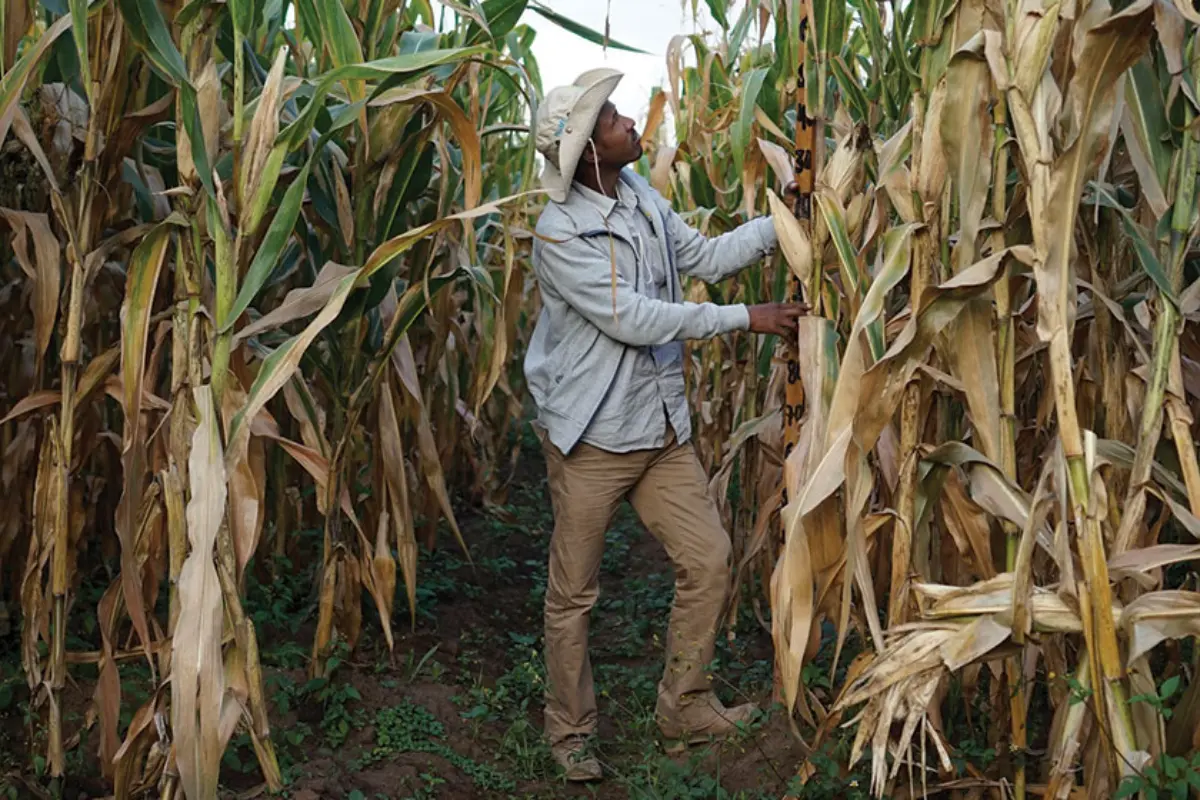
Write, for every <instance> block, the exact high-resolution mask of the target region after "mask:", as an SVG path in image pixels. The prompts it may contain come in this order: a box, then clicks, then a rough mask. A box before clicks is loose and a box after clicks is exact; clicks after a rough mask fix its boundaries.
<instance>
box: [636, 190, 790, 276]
mask: <svg viewBox="0 0 1200 800" xmlns="http://www.w3.org/2000/svg"><path fill="white" fill-rule="evenodd" d="M659 207H660V208H661V209H662V212H663V216H664V218H665V219H666V223H667V227H668V230H669V231H670V235H671V240H672V242H674V244H675V259H676V267H677V269H678V270H679V272H680V273H681V274H683V275H691V276H692V277H695V278H699V279H700V280H702V281H704V282H705V283H717V282H719V281H722V280H724V279H725V278H728V277H729V276H731V275H734V274H736V273H738V272H740V271H741V270H743V269H745V268H746V267H748V266H750V265H751V264H754V263H756V262H758V261H761V260H763V259H764V258H767V257H768V256H770V255H771V254H772V253H773V252H774V251H775V247H776V246H777V245H778V243H779V240H778V237H777V236H776V234H775V223H774V222H772V221H771V218H770V217H769V216H767V217H758V218H756V219H752V220H750V221H749V222H746V223H744V224H742V225H739V226H738V227H736V228H734V229H733V230H731V231H729V232H728V233H724V234H721V235H720V236H715V237H712V238H709V237H707V236H705V235H704V234H702V233H700V231H698V230H696V229H695V228H693V227H691V226H690V225H688V224H687V223H686V222H684V221H683V218H682V217H680V216H679V214H677V213H675V210H674V209H672V208H671V207H670V206H669V205H668V204H667V203H666V201H665V200H663V201H660V203H659Z"/></svg>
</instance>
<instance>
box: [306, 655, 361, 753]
mask: <svg viewBox="0 0 1200 800" xmlns="http://www.w3.org/2000/svg"><path fill="white" fill-rule="evenodd" d="M346 655H347V646H346V644H345V643H344V642H339V643H338V644H337V646H336V647H335V654H334V655H332V656H330V657H329V661H328V669H329V672H328V674H327V675H325V676H324V677H320V678H313V679H311V680H309V681H308V682H307V683H305V684H304V686H303V687H301V688H300V690H299V692H298V695H299V697H298V699H300V700H302V701H305V702H311V701H316V702H318V703H320V704H321V708H322V711H323V715H322V717H321V731H322V733H323V734H324V736H325V742H326V743H327V744H328V745H329V746H330V747H334V748H336V747H341V746H342V744H343V743H345V741H346V737H347V736H349V735H350V731H351V729H352V728H360V727H362V723H363V713H362V711H360V710H356V709H352V708H350V703H352V702H353V703H358V702H361V701H362V695H360V694H359V693H358V690H357V689H355V688H354V687H353V686H352V685H350V683H349V682H347V681H338V680H335V679H334V678H335V674H336V671H337V669H338V667H340V666H341V664H342V663H343V661H344V660H345V658H346Z"/></svg>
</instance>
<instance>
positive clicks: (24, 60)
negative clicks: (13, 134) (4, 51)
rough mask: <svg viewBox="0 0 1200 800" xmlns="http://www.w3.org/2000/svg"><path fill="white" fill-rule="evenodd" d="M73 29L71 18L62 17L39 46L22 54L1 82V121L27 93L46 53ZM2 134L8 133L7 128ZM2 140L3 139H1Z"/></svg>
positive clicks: (30, 48) (39, 42)
mask: <svg viewBox="0 0 1200 800" xmlns="http://www.w3.org/2000/svg"><path fill="white" fill-rule="evenodd" d="M69 27H71V18H70V17H60V18H59V19H58V20H57V21H56V22H55V23H54V24H53V25H51V26H50V27H49V28H47V29H46V32H45V33H43V34H42V36H41V38H40V39H38V41H37V44H36V45H34V46H33V47H29V48H27V49H26V50H25V52H24V53H22V54H21V58H20V59H18V61H17V63H16V64H14V65H13V67H12V69H10V70H9V71H8V72H7V73H5V75H4V78H3V80H0V119H3V118H5V117H7V116H8V114H9V112H10V111H11V110H12V107H13V103H15V102H17V100H18V99H19V98H20V97H21V94H22V93H23V92H24V91H25V82H26V81H28V80H29V75H30V73H32V72H33V68H34V67H35V66H37V63H38V61H40V60H41V58H42V56H43V55H44V54H45V52H46V51H47V50H48V49H50V45H52V44H54V41H55V40H56V39H58V37H59V36H62V35H63V33H65V32H66V30H67V28H69ZM0 132H2V133H7V128H6V129H5V130H3V131H0ZM0 138H2V137H0Z"/></svg>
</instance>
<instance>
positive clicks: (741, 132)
mask: <svg viewBox="0 0 1200 800" xmlns="http://www.w3.org/2000/svg"><path fill="white" fill-rule="evenodd" d="M766 77H767V68H766V67H758V68H757V69H754V70H751V71H750V73H749V74H748V75H746V78H745V82H744V85H743V88H742V107H741V112H740V113H739V114H738V118H737V121H736V122H734V123H733V127H732V128H731V129H730V131H729V138H730V143H731V144H732V145H733V163H734V167H735V169H736V171H737V174H738V175H741V174H742V164H743V163H744V162H745V160H746V152H747V151H748V150H749V149H750V134H751V132H752V131H753V129H754V107H755V106H757V105H758V94H759V92H761V91H762V86H763V81H764V80H765V79H766Z"/></svg>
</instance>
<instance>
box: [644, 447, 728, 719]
mask: <svg viewBox="0 0 1200 800" xmlns="http://www.w3.org/2000/svg"><path fill="white" fill-rule="evenodd" d="M630 500H631V502H632V503H633V506H634V508H635V509H636V511H637V513H638V516H640V517H641V519H642V521H643V522H644V523H645V525H646V527H647V528H648V529H649V530H650V532H651V533H652V534H654V536H655V537H656V538H657V539H658V540H659V541H661V542H662V544H663V547H664V548H665V549H666V551H667V555H669V556H670V557H671V560H672V561H673V562H674V564H675V602H674V605H673V607H672V609H671V621H670V627H669V628H668V631H667V646H666V667H665V669H664V672H663V678H662V683H661V684H660V685H659V701H658V707H659V711H660V713H667V714H669V713H671V712H672V711H673V710H674V709H677V708H678V707H679V699H680V697H681V696H682V695H684V694H687V693H689V692H699V691H708V690H710V689H711V688H712V686H711V683H710V679H709V675H708V671H707V669H706V666H707V665H708V664H709V663H710V662H711V661H712V658H713V647H714V642H715V638H716V633H717V626H718V624H719V622H720V618H721V613H722V611H723V610H724V606H725V600H726V597H727V595H728V592H729V581H730V561H731V552H732V550H731V545H730V541H729V535H728V534H727V533H726V532H725V528H724V526H723V525H722V523H721V517H720V514H719V513H718V511H717V507H716V504H714V503H713V501H712V498H711V497H709V494H708V480H707V476H706V475H705V473H704V469H703V468H702V467H701V466H700V460H699V459H698V458H697V456H696V451H695V448H694V447H693V446H692V445H691V444H686V445H679V444H677V443H675V441H674V440H673V438H672V439H670V440H668V444H667V446H666V447H665V448H664V449H663V451H662V452H661V453H660V454H659V455H658V456H657V458H656V459H655V460H654V461H653V462H652V463H651V464H650V466H649V467H648V468H647V470H646V473H645V474H644V475H643V476H642V479H641V480H640V481H639V482H638V484H637V486H636V487H635V488H634V490H633V492H632V494H631V495H630Z"/></svg>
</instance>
